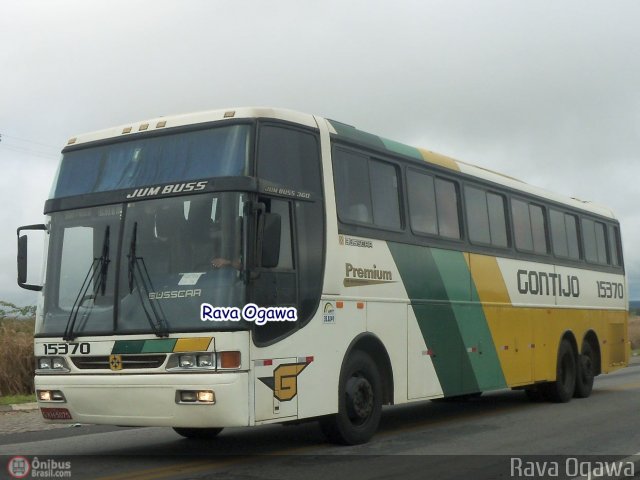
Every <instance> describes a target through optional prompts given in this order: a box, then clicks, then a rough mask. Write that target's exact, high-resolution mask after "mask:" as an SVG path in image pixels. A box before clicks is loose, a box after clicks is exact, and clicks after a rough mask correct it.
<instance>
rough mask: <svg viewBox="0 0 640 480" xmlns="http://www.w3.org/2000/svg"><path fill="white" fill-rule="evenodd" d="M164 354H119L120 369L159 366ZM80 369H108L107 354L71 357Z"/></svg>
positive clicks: (162, 361) (163, 359) (162, 362)
mask: <svg viewBox="0 0 640 480" xmlns="http://www.w3.org/2000/svg"><path fill="white" fill-rule="evenodd" d="M166 358H167V356H166V355H121V359H122V360H121V361H122V370H128V369H133V368H136V369H140V368H160V367H161V366H162V365H163V364H164V361H165V359H166ZM71 361H72V362H73V364H74V365H75V366H76V368H78V369H80V370H110V369H111V366H110V363H109V356H88V357H84V356H83V357H71Z"/></svg>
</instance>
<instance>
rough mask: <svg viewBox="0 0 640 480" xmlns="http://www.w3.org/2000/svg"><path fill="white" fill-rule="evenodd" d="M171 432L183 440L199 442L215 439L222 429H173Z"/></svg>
mask: <svg viewBox="0 0 640 480" xmlns="http://www.w3.org/2000/svg"><path fill="white" fill-rule="evenodd" d="M173 430H174V431H175V432H176V433H177V434H178V435H182V436H183V437H185V438H197V439H200V440H206V439H212V438H216V437H217V436H218V434H219V433H220V432H221V431H222V428H179V427H173Z"/></svg>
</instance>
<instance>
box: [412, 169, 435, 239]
mask: <svg viewBox="0 0 640 480" xmlns="http://www.w3.org/2000/svg"><path fill="white" fill-rule="evenodd" d="M407 194H408V197H409V211H410V213H411V229H412V230H413V231H414V232H416V233H426V234H428V235H437V234H438V216H437V210H436V190H435V185H434V182H433V177H432V176H431V175H426V174H424V173H419V172H416V171H415V170H410V169H409V170H407Z"/></svg>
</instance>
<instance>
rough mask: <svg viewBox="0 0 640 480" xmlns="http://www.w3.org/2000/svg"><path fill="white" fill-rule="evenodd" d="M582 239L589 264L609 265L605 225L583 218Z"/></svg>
mask: <svg viewBox="0 0 640 480" xmlns="http://www.w3.org/2000/svg"><path fill="white" fill-rule="evenodd" d="M582 237H583V240H584V256H585V258H586V260H587V262H589V263H599V264H602V265H606V264H607V263H608V255H607V241H606V236H605V226H604V223H601V222H596V221H594V220H590V219H588V218H583V219H582Z"/></svg>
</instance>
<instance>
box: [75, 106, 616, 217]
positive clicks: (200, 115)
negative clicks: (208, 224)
mask: <svg viewBox="0 0 640 480" xmlns="http://www.w3.org/2000/svg"><path fill="white" fill-rule="evenodd" d="M241 118H273V119H277V120H284V121H289V122H293V123H298V124H302V125H305V126H308V127H311V128H317V127H318V122H326V124H327V126H328V128H329V131H330V132H331V133H332V134H334V135H336V136H338V137H341V138H344V139H345V140H348V141H351V142H356V143H359V144H363V145H365V146H368V147H371V148H374V149H376V150H386V151H388V152H389V153H390V154H395V155H397V154H400V155H402V156H404V157H409V158H412V159H414V160H416V161H417V162H420V163H421V162H427V163H430V164H432V165H437V166H439V167H443V168H446V169H449V170H452V171H456V172H461V173H463V174H466V175H469V176H472V177H476V178H479V179H482V180H485V181H488V182H491V183H495V184H498V185H502V186H504V187H507V188H510V189H513V190H516V191H521V192H523V193H527V194H530V195H535V196H537V197H541V198H544V199H548V200H551V201H554V202H557V203H561V204H564V205H567V206H569V207H573V208H575V209H578V210H584V211H587V212H591V213H594V214H597V215H601V216H604V217H609V218H615V215H614V214H613V212H612V211H611V210H610V209H609V208H607V207H605V206H602V205H597V204H594V203H592V202H588V201H583V200H579V199H576V198H570V197H565V196H562V195H558V194H556V193H553V192H550V191H548V190H545V189H543V188H539V187H535V186H533V185H529V184H527V183H525V182H522V181H520V180H518V179H515V178H512V177H509V176H507V175H503V174H500V173H497V172H494V171H492V170H489V169H486V168H483V167H480V166H477V165H473V164H470V163H466V162H462V161H460V160H456V159H454V158H451V157H448V156H446V155H442V154H439V153H436V152H433V151H430V150H426V149H422V148H416V147H412V146H410V145H406V144H403V143H400V142H396V141H394V140H389V139H386V138H383V137H379V136H377V135H373V134H370V133H367V132H363V131H361V130H358V129H357V128H355V127H353V126H351V125H347V124H344V123H341V122H337V121H335V120H329V119H323V118H320V117H316V116H313V115H310V114H306V113H301V112H297V111H294V110H287V109H283V108H269V107H242V108H226V109H219V110H208V111H203V112H195V113H188V114H180V115H169V116H163V117H157V118H152V119H148V120H143V121H139V122H132V123H128V124H125V125H120V126H117V127H112V128H107V129H104V130H99V131H95V132H90V133H85V134H82V135H78V136H76V137H73V138H71V139H69V141H68V142H67V146H69V147H75V146H76V145H80V144H83V143H89V142H94V141H100V140H106V139H109V138H120V137H123V136H127V135H132V134H135V133H141V132H151V131H159V130H165V129H170V128H176V127H183V126H188V125H196V124H199V123H209V122H216V121H224V120H234V119H241Z"/></svg>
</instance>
